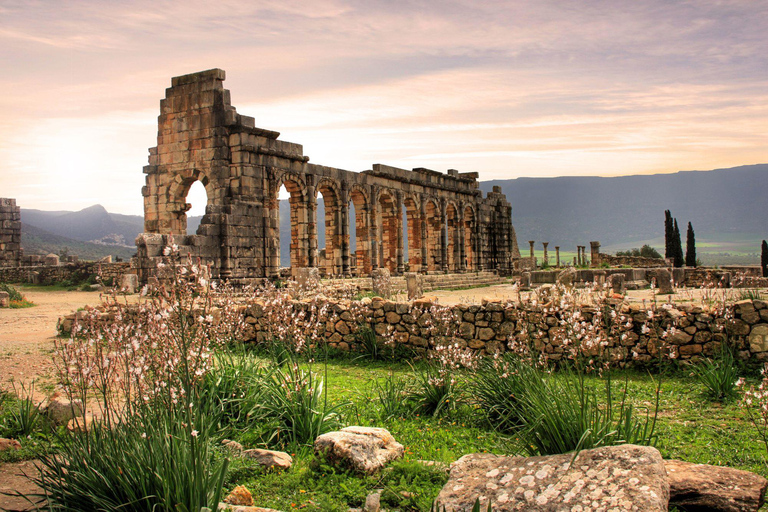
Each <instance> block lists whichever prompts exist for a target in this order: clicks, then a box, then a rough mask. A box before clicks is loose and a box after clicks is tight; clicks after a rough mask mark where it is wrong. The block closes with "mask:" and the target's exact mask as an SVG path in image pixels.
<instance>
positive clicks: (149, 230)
mask: <svg viewBox="0 0 768 512" xmlns="http://www.w3.org/2000/svg"><path fill="white" fill-rule="evenodd" d="M224 77H225V74H224V71H223V70H221V69H212V70H209V71H203V72H200V73H194V74H191V75H185V76H180V77H176V78H173V80H172V86H171V88H169V89H167V90H166V96H165V99H163V100H161V102H160V116H159V117H158V136H157V147H154V148H151V149H150V150H149V152H150V156H149V165H147V166H146V167H145V168H144V173H145V174H146V186H144V187H143V189H142V195H143V196H144V229H145V233H142V234H141V235H139V237H138V238H137V239H136V245H137V248H138V253H137V258H136V259H135V261H134V265H135V266H136V268H137V270H138V273H139V277H140V279H141V280H142V282H144V281H146V280H147V279H148V277H149V276H150V275H151V273H152V271H153V270H154V268H155V266H156V264H157V262H158V260H159V259H160V258H161V256H162V250H163V248H164V247H165V245H166V244H167V243H168V241H169V236H168V235H173V238H174V241H175V243H176V244H177V245H178V246H179V247H180V250H181V252H182V253H188V254H190V255H192V256H193V257H196V258H200V259H201V260H202V261H203V262H205V263H208V264H210V265H211V267H212V274H213V276H214V277H215V278H222V279H230V280H232V281H235V282H238V281H241V282H247V281H248V280H250V279H253V278H265V277H267V278H270V277H276V276H278V275H279V270H280V269H279V267H280V243H279V237H280V233H279V217H278V214H279V210H278V206H279V200H278V192H279V190H280V188H281V186H285V188H286V190H287V192H288V193H289V194H290V199H289V202H290V224H291V245H290V252H291V254H290V262H291V272H292V274H293V275H297V274H298V270H299V269H301V268H307V267H317V268H319V269H321V271H322V272H323V273H324V274H325V275H333V276H346V275H370V273H371V271H373V270H375V269H378V268H385V269H387V270H389V271H390V272H391V273H392V274H394V275H401V274H403V273H404V272H405V271H411V272H419V273H449V272H467V271H481V270H494V271H497V272H498V273H500V274H502V275H507V274H510V273H511V272H512V270H513V263H514V261H515V260H517V259H519V251H518V247H517V241H516V239H515V233H514V229H513V227H512V219H511V215H512V208H511V206H510V204H509V202H507V200H506V197H505V196H504V195H503V194H502V193H501V189H500V188H498V187H494V190H493V192H490V193H488V194H487V196H486V197H483V194H482V192H481V191H480V190H479V189H478V181H477V178H478V174H477V173H475V172H468V173H460V172H458V171H456V170H448V173H447V174H443V173H440V172H437V171H433V170H429V169H423V168H417V169H414V170H411V171H409V170H405V169H398V168H395V167H390V166H387V165H381V164H375V165H373V166H372V169H370V170H366V171H363V172H360V173H357V172H350V171H345V170H342V169H336V168H333V167H326V166H323V165H318V164H310V163H309V157H307V156H305V155H304V153H303V148H302V146H301V145H299V144H294V143H291V142H286V141H282V140H279V139H278V136H279V133H277V132H274V131H269V130H265V129H262V128H256V126H255V123H254V119H253V118H251V117H247V116H243V115H240V114H238V113H237V112H236V110H235V108H234V107H233V106H232V105H231V104H230V94H229V91H228V90H226V89H224V86H223V81H224ZM195 181H200V182H201V183H202V184H203V185H204V186H205V189H206V193H207V196H208V204H207V206H206V213H205V216H204V217H203V220H202V222H201V224H200V227H199V228H198V230H197V234H195V235H189V236H187V235H186V229H187V216H186V212H187V211H188V210H189V208H190V205H189V204H188V203H187V202H186V197H187V194H188V192H189V189H190V187H191V186H192V184H193V183H194V182H195ZM318 194H322V196H323V199H324V204H325V218H324V219H317V218H316V217H317V198H318ZM350 205H354V211H355V215H354V218H350V217H351V215H350V209H351V208H350ZM403 211H405V215H403ZM404 217H405V221H404V220H403V218H404ZM318 221H319V222H324V223H325V234H326V236H325V239H326V242H325V247H324V248H319V247H318V236H317V222H318ZM351 222H354V225H355V228H356V230H355V231H356V240H355V246H356V248H355V250H354V251H351V249H350V242H351V240H350V223H351ZM406 232H407V240H408V247H407V252H408V261H407V264H406V261H405V259H404V257H405V247H404V239H405V237H404V233H406ZM319 249H324V251H322V250H319Z"/></svg>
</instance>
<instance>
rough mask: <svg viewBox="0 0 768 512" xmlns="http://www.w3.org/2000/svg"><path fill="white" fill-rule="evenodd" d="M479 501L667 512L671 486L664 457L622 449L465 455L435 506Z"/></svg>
mask: <svg viewBox="0 0 768 512" xmlns="http://www.w3.org/2000/svg"><path fill="white" fill-rule="evenodd" d="M478 498H479V499H480V504H481V510H485V508H486V507H487V506H488V503H489V502H490V503H491V507H492V509H493V510H494V512H505V511H512V510H516V511H517V510H525V511H553V512H554V511H560V510H568V511H573V510H582V511H586V510H605V511H608V510H620V511H625V510H626V511H629V510H635V511H643V512H651V511H666V510H667V502H668V501H669V481H668V480H667V473H666V471H665V469H664V461H663V460H662V459H661V454H659V451H658V450H656V449H655V448H651V447H647V446H635V445H629V444H627V445H621V446H609V447H604V448H595V449H592V450H584V451H582V452H580V453H579V454H578V455H577V456H576V457H574V455H573V454H572V453H566V454H562V455H550V456H542V457H504V456H499V455H492V454H489V453H473V454H470V455H465V456H464V457H462V458H460V459H459V460H458V461H456V462H454V463H453V465H452V466H451V473H450V478H449V479H448V483H446V484H445V486H444V487H443V489H442V490H441V491H440V494H439V495H438V497H437V501H438V503H439V504H440V506H441V507H443V506H444V507H445V508H446V510H449V511H451V512H463V511H470V510H472V506H473V505H474V503H475V500H477V499H478Z"/></svg>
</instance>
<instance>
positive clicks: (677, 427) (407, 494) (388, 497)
mask: <svg viewBox="0 0 768 512" xmlns="http://www.w3.org/2000/svg"><path fill="white" fill-rule="evenodd" d="M255 362H256V363H258V364H263V365H265V366H267V367H269V366H270V365H271V364H272V363H271V362H270V361H268V360H267V359H260V358H256V360H255ZM413 364H415V365H416V369H417V370H418V369H419V368H421V366H419V365H420V364H421V363H418V362H417V363H413ZM301 367H302V368H303V369H304V370H310V369H311V371H313V372H316V374H317V375H318V376H320V377H325V365H324V364H322V363H318V362H315V363H313V364H312V365H311V366H310V365H309V364H308V363H306V362H303V363H302V364H301ZM456 376H457V379H458V382H459V384H460V385H461V386H462V387H463V386H465V385H467V384H468V380H469V379H468V378H469V375H468V374H467V373H466V372H464V371H458V372H456ZM612 376H613V379H612V381H611V386H612V391H613V393H614V395H615V396H620V395H621V393H622V392H623V389H624V385H625V378H626V385H627V386H628V392H627V396H628V401H629V402H630V403H631V404H632V405H633V406H634V407H635V408H636V413H637V414H641V413H642V411H645V410H647V409H650V410H652V409H653V407H654V406H655V402H656V383H657V380H658V378H659V376H658V375H654V376H650V375H648V374H647V373H644V372H641V371H636V370H623V371H618V370H617V371H614V372H613V374H612ZM390 378H394V379H400V380H403V381H406V382H410V383H415V382H416V376H415V373H414V369H413V368H411V366H409V364H408V363H407V362H383V361H368V360H364V359H355V358H353V357H348V358H343V359H332V360H330V361H328V363H327V378H326V380H325V386H326V389H327V391H328V402H329V405H330V406H340V409H339V411H338V412H339V413H340V418H339V419H340V420H341V424H342V425H363V426H377V427H384V428H386V429H388V430H389V431H390V432H391V433H392V435H393V436H394V437H395V439H396V440H397V441H399V442H400V443H401V444H403V445H404V447H405V455H404V457H403V459H401V460H400V461H397V462H394V463H392V464H390V465H389V466H388V467H387V468H386V469H385V470H384V471H382V472H381V473H380V474H378V475H375V476H359V475H355V474H352V473H349V472H347V471H343V470H340V469H334V468H331V467H329V466H326V465H324V464H323V463H322V462H320V461H318V460H316V459H315V457H314V454H313V452H312V448H311V446H308V445H306V444H302V443H288V445H287V446H286V451H288V452H289V453H290V454H291V455H292V456H293V458H294V465H293V467H292V468H291V469H290V470H288V471H285V472H282V473H278V472H275V471H272V470H264V469H263V468H260V467H258V466H256V465H255V464H254V463H253V462H252V461H248V460H243V459H234V460H233V461H232V462H231V464H230V467H229V471H228V475H227V477H226V480H225V489H226V490H227V491H229V490H231V489H232V488H234V487H235V486H237V485H245V486H246V487H247V488H248V489H249V490H250V491H251V492H252V494H253V495H254V496H255V497H256V504H257V505H258V506H262V507H271V508H275V509H278V510H285V511H288V510H296V509H299V508H302V507H303V508H305V509H307V510H324V511H335V510H339V511H346V510H348V508H349V507H360V506H362V504H363V503H364V501H365V497H366V495H367V494H369V493H371V492H373V491H374V490H376V489H383V493H382V504H383V506H384V507H385V508H388V509H391V510H392V509H397V510H402V511H406V510H423V511H428V510H429V509H430V506H431V504H432V501H433V500H434V499H435V497H436V496H437V494H438V492H439V491H440V489H441V488H442V486H443V485H444V484H445V482H446V481H447V479H448V476H447V473H446V472H445V470H444V469H445V467H447V465H448V464H450V463H451V462H453V461H455V460H457V459H458V458H459V457H461V456H463V455H465V454H468V453H475V452H491V453H497V454H523V453H524V450H522V449H521V447H520V444H519V439H517V438H516V436H515V435H514V433H512V434H509V435H505V434H502V433H500V432H497V431H496V430H495V428H494V427H495V425H494V422H493V420H491V421H490V422H489V421H488V420H487V418H486V416H485V415H484V414H482V411H479V410H477V409H476V408H475V407H476V406H473V405H472V404H471V403H470V402H469V400H468V398H469V397H468V396H467V395H466V394H465V395H463V405H460V406H459V407H458V408H457V409H456V410H450V411H448V413H447V414H446V415H442V416H437V417H433V416H431V415H426V416H425V415H423V414H417V413H415V412H412V413H409V412H407V411H405V410H404V411H402V412H401V414H400V415H398V414H394V415H388V414H382V411H381V407H380V405H379V394H378V392H377V385H378V387H379V388H381V387H382V386H385V384H386V382H387V380H388V379H390ZM548 378H551V379H555V380H556V381H557V380H561V379H563V378H564V376H563V375H562V374H558V373H556V374H554V376H551V377H548ZM748 382H749V379H748ZM752 382H756V380H755V377H754V376H753V377H752ZM585 385H586V386H588V387H591V388H594V389H601V388H602V387H603V386H604V385H605V380H603V379H600V378H598V377H596V376H588V377H586V383H585ZM705 391H706V388H705V386H704V385H703V384H701V383H700V382H699V381H698V380H697V379H696V378H694V377H692V376H691V375H690V370H685V371H682V370H678V371H677V372H674V373H672V374H671V375H665V376H664V378H663V381H662V385H661V393H660V398H659V416H658V421H657V424H656V434H657V435H658V439H657V445H656V446H657V448H658V449H659V450H660V451H661V453H662V455H663V456H664V457H665V458H675V459H682V460H685V461H689V462H694V463H704V464H715V465H723V466H729V467H733V468H739V469H745V470H749V471H754V472H756V473H758V474H760V475H763V476H768V463H767V462H766V452H765V447H764V445H763V444H762V442H761V441H760V440H759V437H758V436H757V433H756V431H755V430H754V427H753V426H752V424H751V423H750V422H749V419H748V417H747V415H746V412H745V411H744V409H743V408H742V406H741V404H740V402H739V400H732V401H727V402H725V403H719V402H716V401H712V400H710V399H708V398H707V397H706V393H705ZM13 402H15V400H13ZM11 405H12V402H6V403H5V405H4V406H0V411H3V409H4V410H5V413H6V414H7V413H8V412H9V409H8V407H10V406H11ZM13 405H15V403H14V404H13ZM0 417H2V413H1V412H0ZM6 418H7V416H6ZM44 435H45V432H44V431H38V432H36V433H34V434H33V435H32V438H31V439H27V438H25V439H22V440H21V441H22V445H23V449H22V450H21V451H18V452H11V453H9V454H4V455H2V456H1V457H0V461H12V460H13V461H15V460H21V459H30V458H36V457H38V456H39V454H40V452H41V451H48V450H51V449H54V450H55V446H54V447H53V448H52V447H51V445H50V443H48V442H47V441H45V439H44V438H43V436H44ZM230 438H234V439H235V440H238V441H240V442H241V443H243V444H244V445H245V447H246V448H252V447H262V446H263V445H262V446H260V445H259V443H260V442H263V441H264V439H263V438H258V437H257V436H253V435H251V432H250V431H249V430H248V429H247V428H245V427H244V426H243V425H238V426H237V428H235V429H233V430H232V431H231V432H230ZM423 461H434V462H435V463H436V464H434V465H426V464H424V463H423Z"/></svg>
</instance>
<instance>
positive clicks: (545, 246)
mask: <svg viewBox="0 0 768 512" xmlns="http://www.w3.org/2000/svg"><path fill="white" fill-rule="evenodd" d="M541 244H542V245H543V246H544V264H545V265H549V255H548V254H547V246H548V245H549V242H541Z"/></svg>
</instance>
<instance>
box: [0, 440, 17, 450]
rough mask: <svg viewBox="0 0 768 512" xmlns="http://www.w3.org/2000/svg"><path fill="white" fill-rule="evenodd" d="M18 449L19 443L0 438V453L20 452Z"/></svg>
mask: <svg viewBox="0 0 768 512" xmlns="http://www.w3.org/2000/svg"><path fill="white" fill-rule="evenodd" d="M20 449H21V443H20V442H18V441H17V440H15V439H6V438H4V437H0V452H5V451H10V450H20Z"/></svg>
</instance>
